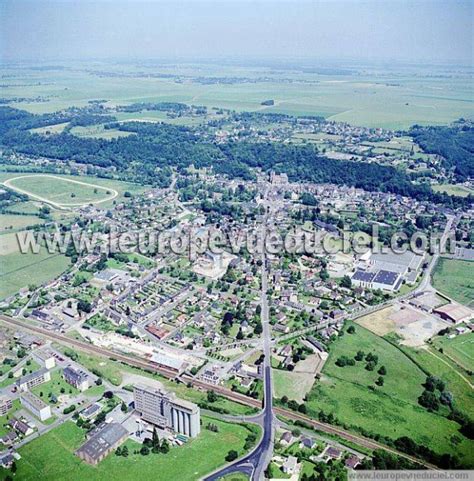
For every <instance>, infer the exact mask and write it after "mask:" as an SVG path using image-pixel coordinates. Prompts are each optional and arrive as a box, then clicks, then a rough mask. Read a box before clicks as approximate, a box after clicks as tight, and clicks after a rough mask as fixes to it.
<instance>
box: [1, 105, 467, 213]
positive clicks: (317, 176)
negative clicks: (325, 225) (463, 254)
mask: <svg viewBox="0 0 474 481" xmlns="http://www.w3.org/2000/svg"><path fill="white" fill-rule="evenodd" d="M173 105H174V104H173ZM177 105H179V104H177ZM167 107H168V108H169V107H170V106H169V105H167ZM100 109H101V106H100V105H97V104H93V105H91V106H90V107H87V108H85V109H69V110H66V111H64V112H58V113H53V114H44V115H34V114H31V113H28V112H25V111H21V110H17V109H13V108H11V107H0V143H1V145H2V146H3V147H4V148H5V147H6V148H10V149H12V150H13V151H17V152H21V153H24V154H28V155H33V156H42V157H48V158H52V159H58V160H62V161H68V160H74V161H76V162H78V163H83V164H89V165H95V166H99V167H113V168H115V169H116V170H117V171H119V172H126V173H127V174H128V175H129V180H135V181H139V182H146V183H149V184H152V185H157V186H162V187H163V186H167V185H168V184H169V182H170V179H171V170H170V167H175V168H177V169H178V170H182V169H183V168H185V167H188V166H189V165H191V164H194V165H195V166H196V167H213V169H214V170H215V171H216V172H217V173H220V174H225V175H228V176H230V177H240V178H244V179H251V178H252V177H253V176H254V174H253V171H252V169H253V168H261V169H262V170H264V171H267V172H268V171H270V170H274V171H276V172H285V173H287V174H288V176H289V179H290V180H292V181H309V182H324V183H334V184H339V185H342V184H345V185H351V186H355V187H359V188H363V189H366V190H369V191H382V192H392V193H395V194H400V195H406V196H411V197H413V198H416V199H418V200H426V201H431V202H434V203H441V204H446V205H448V206H460V205H462V204H463V203H466V204H467V203H469V202H471V201H472V198H465V199H462V198H460V197H451V196H448V195H447V194H444V193H435V192H433V191H432V189H431V187H430V186H429V185H428V184H426V183H416V182H413V181H412V180H411V179H410V178H409V177H408V176H407V175H406V174H405V173H404V172H402V171H400V170H398V169H396V168H394V167H391V166H385V165H379V164H375V163H368V162H352V161H344V160H334V159H328V158H325V157H324V156H322V155H321V154H320V153H318V151H317V149H316V148H315V147H313V146H311V145H305V146H294V145H286V144H278V143H274V142H260V143H256V142H245V141H239V142H235V141H234V142H228V143H226V144H216V143H213V142H212V141H210V140H207V139H205V138H203V137H202V136H200V135H199V134H198V132H197V131H193V130H192V129H190V128H187V127H181V126H175V125H170V124H164V123H146V122H126V123H118V122H113V121H112V122H110V121H111V120H114V119H113V117H110V116H109V115H102V116H101V115H100ZM61 122H71V123H72V124H74V125H92V124H95V123H103V122H108V123H107V124H106V128H109V129H110V128H114V129H119V130H122V131H127V132H131V133H133V134H134V135H129V136H126V137H120V138H117V139H112V140H105V139H96V138H85V137H81V138H79V137H77V136H74V135H72V134H71V133H70V132H69V131H68V130H67V129H66V130H65V131H63V132H62V133H60V134H54V135H48V136H44V135H40V134H36V133H32V132H31V131H30V129H33V128H37V127H45V126H48V125H54V124H57V123H61ZM433 129H438V128H437V127H436V128H433ZM434 131H435V132H437V133H436V134H433V135H436V136H438V134H439V133H438V131H437V130H434ZM416 132H418V131H417V130H415V129H414V130H413V135H414V136H415V135H419V136H420V137H419V138H418V140H417V141H419V142H421V141H422V140H421V136H422V135H426V132H432V131H431V130H425V129H421V130H420V133H419V134H417V133H416ZM421 132H423V134H422V133H421ZM462 132H463V133H462V135H461V134H456V139H458V138H461V137H462V136H463V135H467V136H469V135H472V132H470V131H468V132H465V131H464V130H463V131H462ZM439 135H440V136H441V135H442V134H439ZM453 135H454V134H453ZM429 138H430V139H431V138H432V136H431V137H429ZM433 138H434V137H433ZM436 139H438V140H437V141H439V143H441V140H440V138H438V137H436ZM462 139H463V141H462V142H461V141H459V139H458V140H456V141H454V140H453V142H455V145H459V146H460V147H459V149H458V150H456V152H457V153H456V155H454V154H452V152H453V149H451V150H450V148H449V147H446V146H444V147H443V149H445V150H446V152H447V153H448V154H449V155H448V159H447V160H446V162H451V163H452V164H453V165H454V166H455V167H454V168H455V169H458V170H459V172H463V174H462V175H465V176H467V175H470V174H469V172H471V169H472V167H473V166H472V153H471V152H470V151H469V150H467V149H468V147H471V148H472V145H470V146H469V142H467V143H466V141H465V138H464V137H462ZM461 146H462V147H461ZM462 152H466V154H465V155H462ZM450 153H451V154H450Z"/></svg>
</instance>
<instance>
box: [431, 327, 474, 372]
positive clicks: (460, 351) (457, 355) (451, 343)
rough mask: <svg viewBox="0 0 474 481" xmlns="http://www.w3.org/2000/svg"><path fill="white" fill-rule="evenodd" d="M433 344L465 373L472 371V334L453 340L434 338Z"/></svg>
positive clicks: (473, 343) (473, 336) (473, 362)
mask: <svg viewBox="0 0 474 481" xmlns="http://www.w3.org/2000/svg"><path fill="white" fill-rule="evenodd" d="M433 344H434V345H435V346H436V347H438V348H442V349H443V354H446V355H447V356H449V357H450V358H451V359H453V360H454V361H455V362H456V363H457V364H459V365H460V366H461V367H463V368H464V369H465V370H466V371H474V334H473V333H472V332H471V333H468V334H462V335H460V336H456V337H455V338H453V339H448V337H446V336H443V337H436V338H435V339H433Z"/></svg>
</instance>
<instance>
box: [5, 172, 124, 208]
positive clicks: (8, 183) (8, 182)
mask: <svg viewBox="0 0 474 481" xmlns="http://www.w3.org/2000/svg"><path fill="white" fill-rule="evenodd" d="M31 177H49V178H52V179H57V180H62V181H64V182H71V183H73V184H79V185H85V186H87V187H93V188H94V189H100V190H104V191H110V192H111V194H112V196H111V197H107V198H104V199H100V200H93V201H89V202H76V203H60V202H59V203H58V202H54V201H53V200H50V199H47V198H45V197H41V196H39V195H37V194H33V193H31V192H29V191H27V190H25V189H22V188H20V187H16V186H14V185H11V182H13V181H15V180H18V179H27V178H31ZM3 185H4V186H5V187H8V188H9V189H12V190H15V191H17V192H20V193H21V194H25V195H27V196H28V197H31V198H34V199H37V200H40V201H41V202H44V203H46V204H49V205H52V206H53V207H56V208H57V209H60V210H70V208H71V207H80V206H83V205H89V204H102V203H103V202H108V201H111V200H113V199H115V198H116V197H118V195H119V193H118V191H116V190H115V189H113V188H112V187H103V186H101V185H98V184H90V183H88V182H83V181H80V180H73V179H68V178H65V177H59V176H57V175H51V174H31V175H19V176H18V177H13V178H11V179H8V180H6V181H5V182H3Z"/></svg>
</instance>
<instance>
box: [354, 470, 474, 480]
mask: <svg viewBox="0 0 474 481" xmlns="http://www.w3.org/2000/svg"><path fill="white" fill-rule="evenodd" d="M347 479H348V480H349V481H457V480H469V481H470V480H474V471H467V470H466V471H461V470H451V471H446V470H436V471H434V470H403V471H402V470H387V471H378V470H370V471H369V470H355V471H349V472H348V474H347Z"/></svg>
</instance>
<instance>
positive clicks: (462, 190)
mask: <svg viewBox="0 0 474 481" xmlns="http://www.w3.org/2000/svg"><path fill="white" fill-rule="evenodd" d="M433 190H434V191H435V192H446V194H449V195H456V196H458V197H467V196H468V195H469V194H471V195H474V191H473V190H472V189H469V188H467V187H464V186H463V185H458V184H439V185H433Z"/></svg>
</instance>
